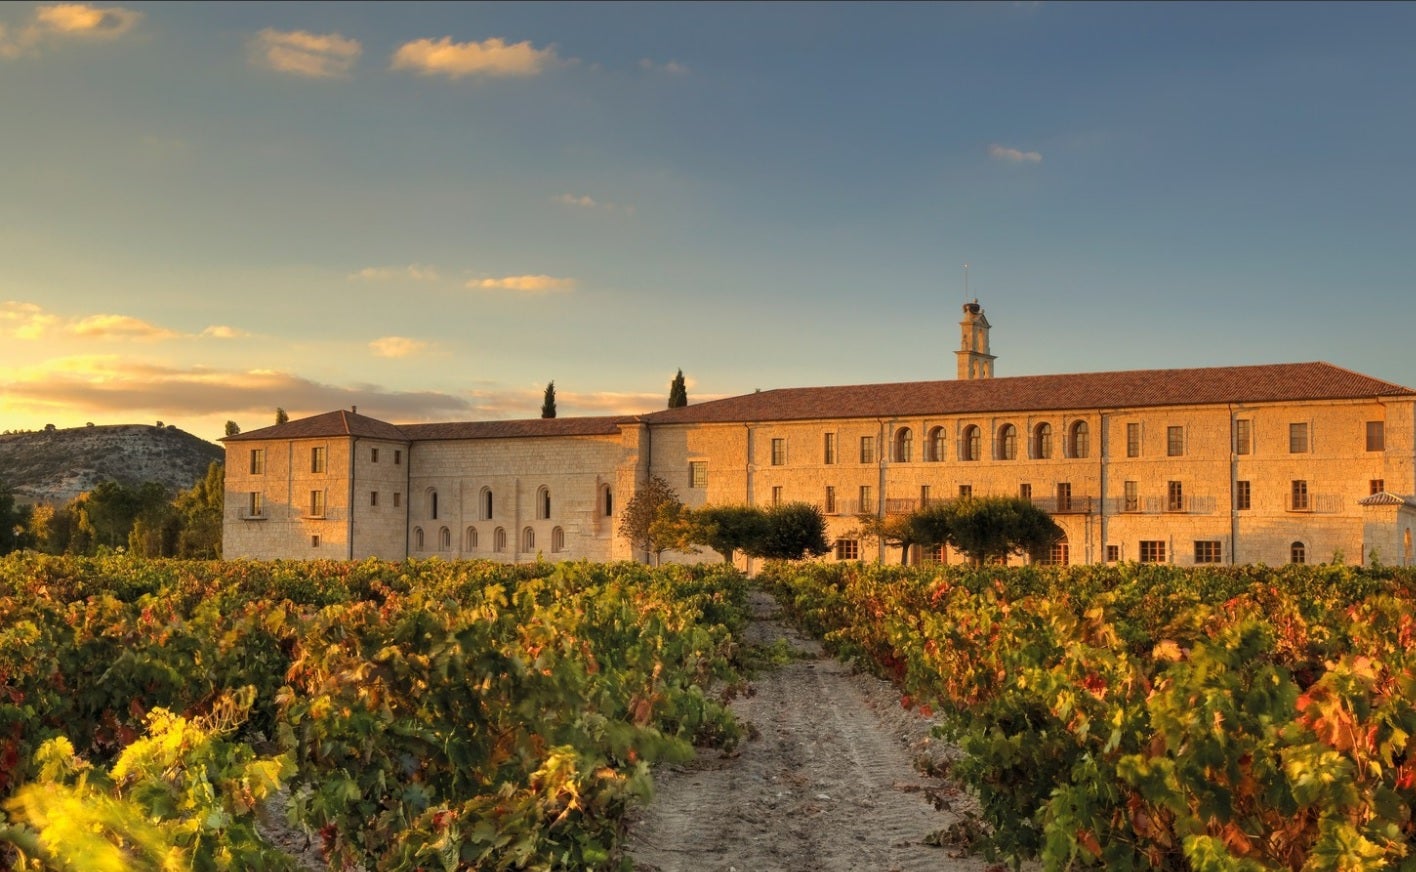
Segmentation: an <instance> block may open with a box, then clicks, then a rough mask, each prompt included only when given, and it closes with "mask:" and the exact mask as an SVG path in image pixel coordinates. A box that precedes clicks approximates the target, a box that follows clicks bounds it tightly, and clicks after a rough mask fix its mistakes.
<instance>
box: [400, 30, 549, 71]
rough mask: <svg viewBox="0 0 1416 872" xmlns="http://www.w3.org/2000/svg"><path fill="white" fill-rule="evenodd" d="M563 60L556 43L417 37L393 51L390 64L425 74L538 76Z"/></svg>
mask: <svg viewBox="0 0 1416 872" xmlns="http://www.w3.org/2000/svg"><path fill="white" fill-rule="evenodd" d="M557 63H560V58H559V57H557V55H556V50H555V47H554V46H548V47H547V48H536V47H535V46H533V45H531V43H530V42H518V43H510V44H509V43H507V42H506V41H505V40H502V39H497V38H495V37H493V38H492V39H486V40H483V41H482V42H453V41H452V37H450V36H444V37H443V38H442V39H438V40H432V39H416V40H413V41H412V42H406V43H404V44H403V45H401V46H399V47H398V50H397V51H395V52H394V53H393V60H392V62H391V63H390V65H389V68H390V69H394V70H410V71H412V72H415V73H418V74H420V75H424V76H447V77H448V78H449V79H461V78H463V77H464V76H488V77H506V76H535V75H539V74H540V73H542V72H544V71H545V70H546V69H547V68H549V67H552V66H554V65H556V64H557Z"/></svg>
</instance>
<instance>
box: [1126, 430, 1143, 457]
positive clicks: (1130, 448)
mask: <svg viewBox="0 0 1416 872" xmlns="http://www.w3.org/2000/svg"><path fill="white" fill-rule="evenodd" d="M1126 456H1127V457H1140V456H1141V425H1140V424H1139V423H1131V424H1127V425H1126Z"/></svg>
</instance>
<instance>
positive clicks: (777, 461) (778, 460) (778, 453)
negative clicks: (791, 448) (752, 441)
mask: <svg viewBox="0 0 1416 872" xmlns="http://www.w3.org/2000/svg"><path fill="white" fill-rule="evenodd" d="M786 462H787V440H785V439H773V440H772V465H773V466H781V465H783V464H784V463H786Z"/></svg>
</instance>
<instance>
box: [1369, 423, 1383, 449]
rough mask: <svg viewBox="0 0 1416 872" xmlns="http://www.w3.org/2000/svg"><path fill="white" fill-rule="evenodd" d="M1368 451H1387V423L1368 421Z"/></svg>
mask: <svg viewBox="0 0 1416 872" xmlns="http://www.w3.org/2000/svg"><path fill="white" fill-rule="evenodd" d="M1367 450H1368V451H1385V450H1386V422H1385V421H1368V422H1367Z"/></svg>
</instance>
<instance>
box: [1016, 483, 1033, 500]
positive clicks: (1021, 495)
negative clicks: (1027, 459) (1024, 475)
mask: <svg viewBox="0 0 1416 872" xmlns="http://www.w3.org/2000/svg"><path fill="white" fill-rule="evenodd" d="M1018 499H1020V500H1029V501H1031V500H1032V485H1030V484H1027V483H1026V482H1024V483H1023V484H1020V485H1018Z"/></svg>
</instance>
